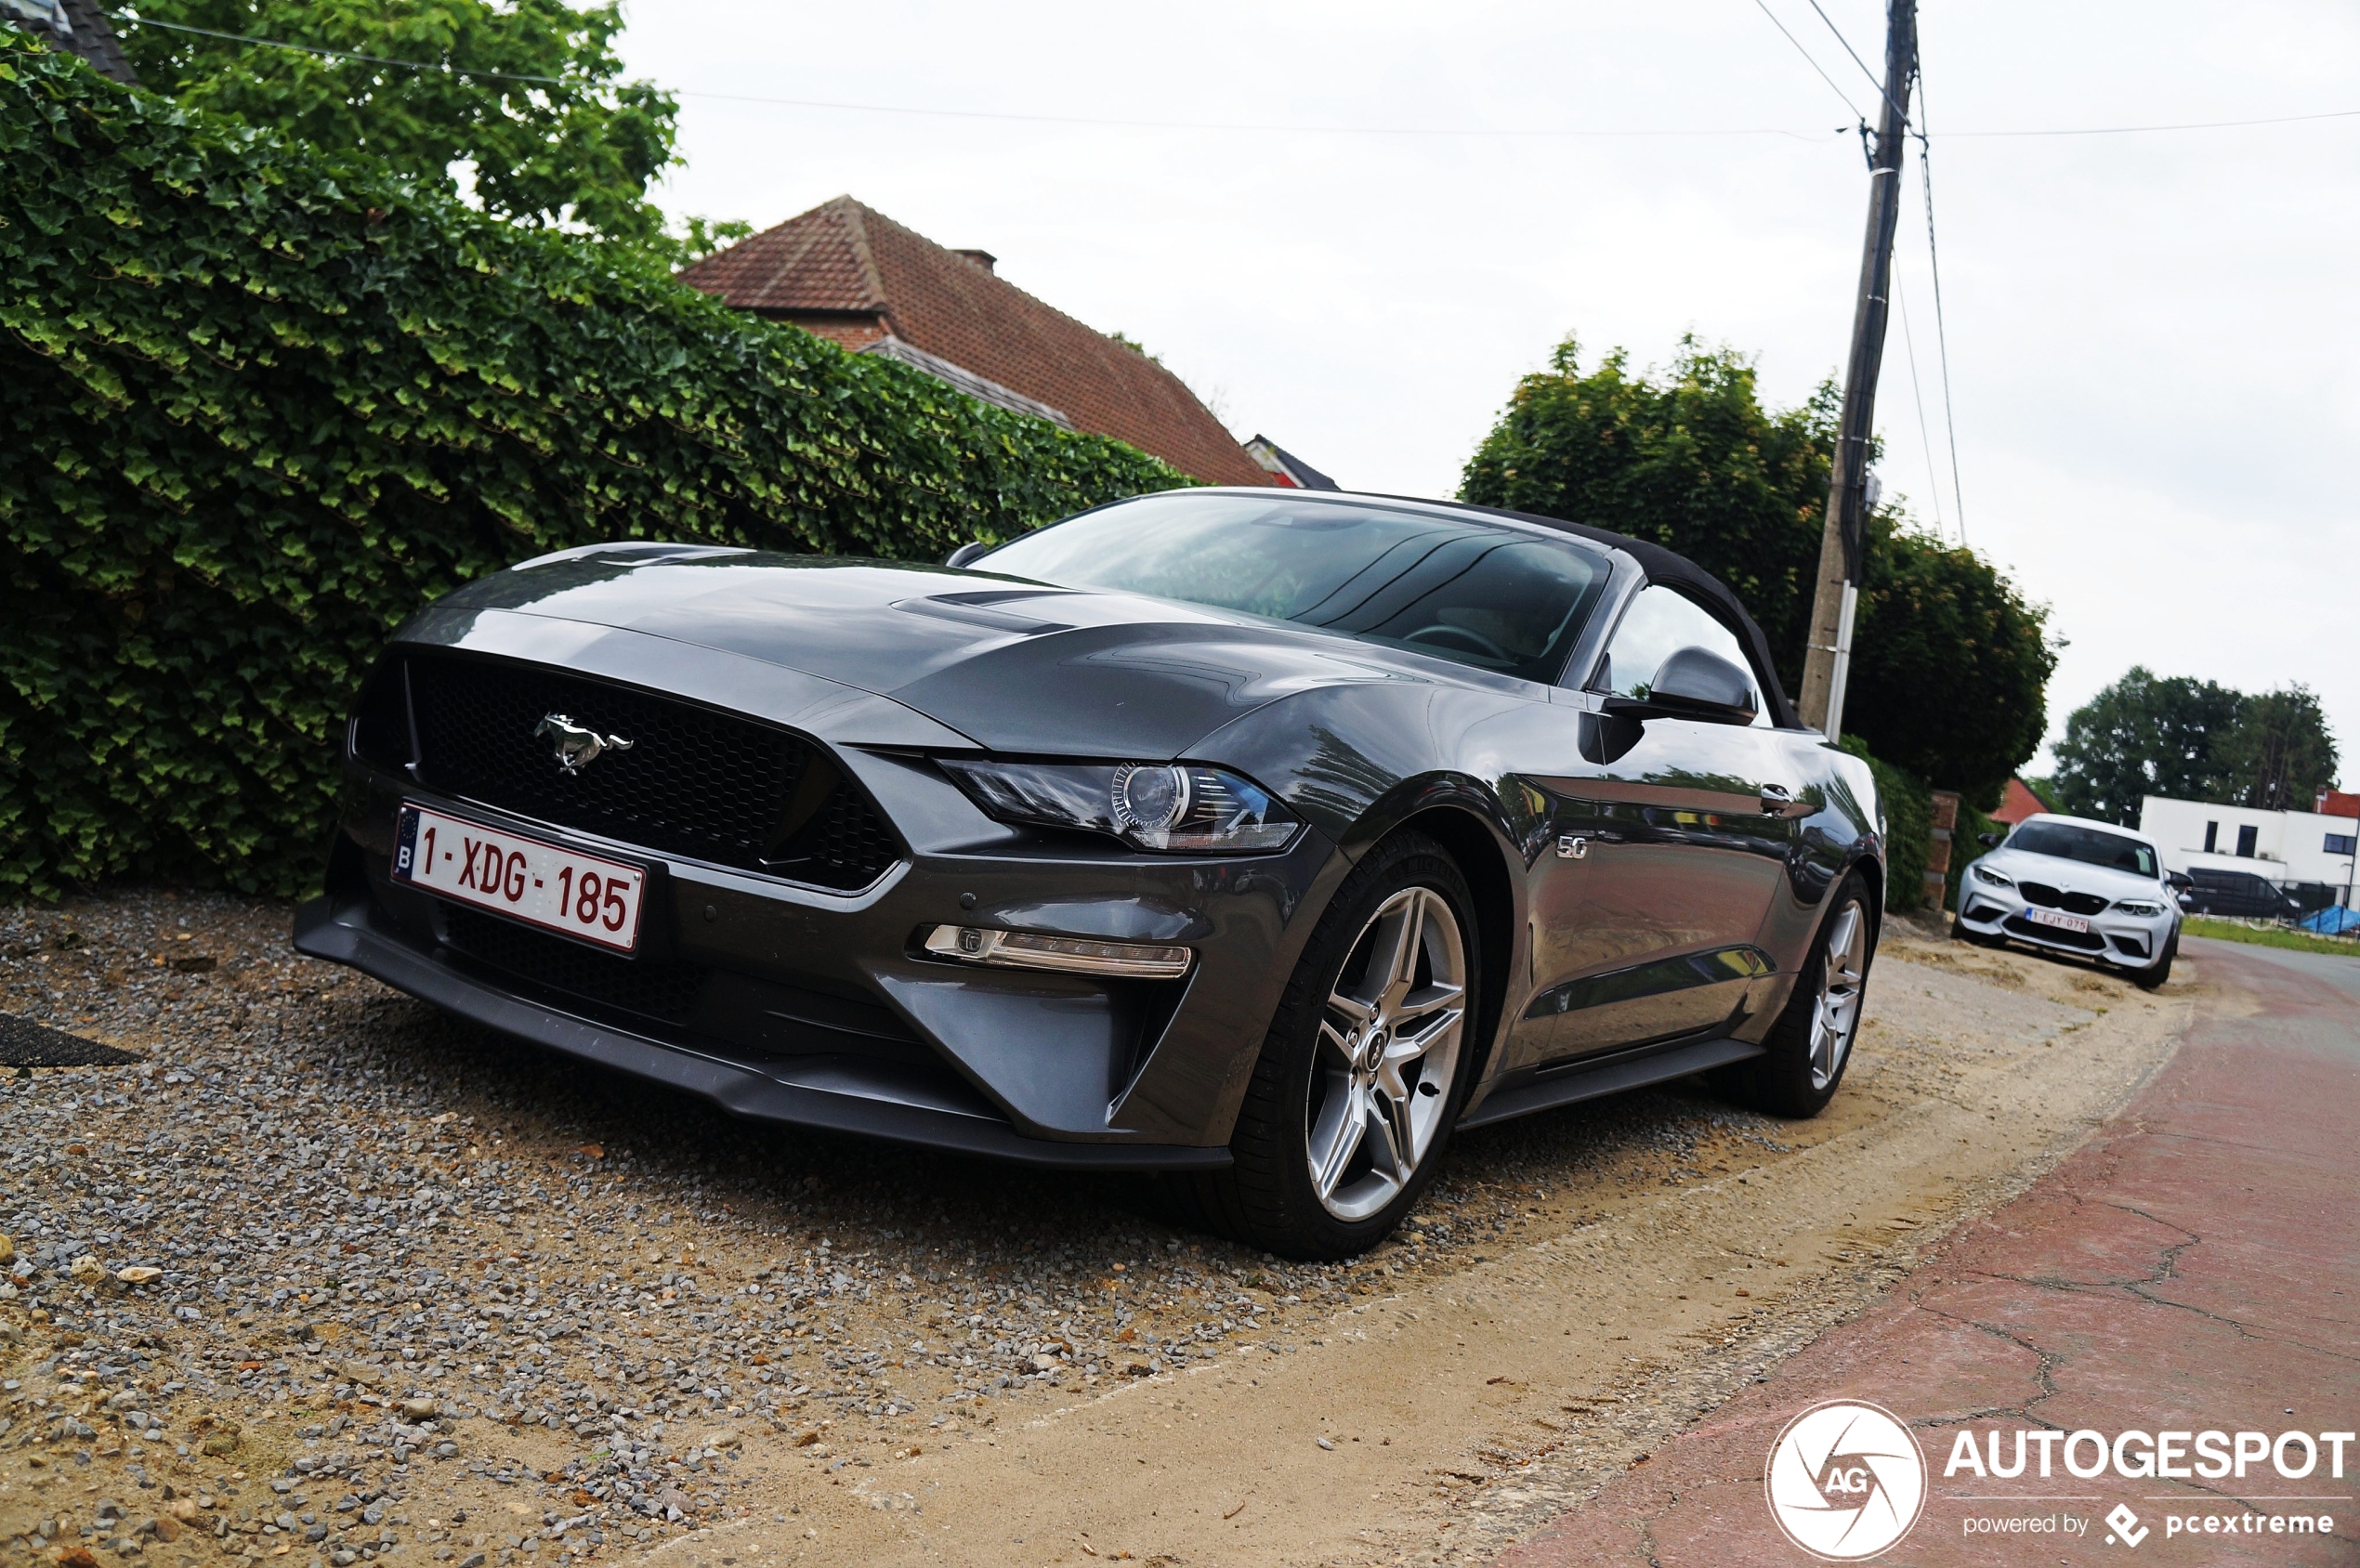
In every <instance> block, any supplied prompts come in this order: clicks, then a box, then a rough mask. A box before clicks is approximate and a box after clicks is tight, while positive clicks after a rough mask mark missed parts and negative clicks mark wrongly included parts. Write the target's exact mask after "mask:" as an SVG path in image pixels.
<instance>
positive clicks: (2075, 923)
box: [2024, 909, 2090, 936]
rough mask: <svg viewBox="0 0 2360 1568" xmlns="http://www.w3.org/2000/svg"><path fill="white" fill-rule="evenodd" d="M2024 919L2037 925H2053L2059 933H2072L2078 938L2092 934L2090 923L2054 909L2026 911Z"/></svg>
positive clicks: (2077, 916)
mask: <svg viewBox="0 0 2360 1568" xmlns="http://www.w3.org/2000/svg"><path fill="white" fill-rule="evenodd" d="M2024 918H2025V919H2026V920H2028V921H2031V922H2032V923H2033V924H2035V925H2053V926H2055V927H2056V928H2057V929H2058V930H2059V931H2070V932H2072V933H2073V934H2075V935H2076V936H2087V935H2089V934H2090V922H2089V921H2085V920H2083V919H2082V918H2081V917H2080V916H2079V915H2061V914H2059V913H2057V912H2056V910H2054V909H2026V911H2025V912H2024Z"/></svg>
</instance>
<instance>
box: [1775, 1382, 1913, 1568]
mask: <svg viewBox="0 0 2360 1568" xmlns="http://www.w3.org/2000/svg"><path fill="white" fill-rule="evenodd" d="M1763 1489H1764V1490H1765V1491H1766V1492H1767V1493H1768V1495H1769V1498H1770V1517H1771V1518H1773V1519H1775V1520H1777V1522H1778V1528H1779V1529H1780V1530H1782V1531H1784V1532H1786V1536H1787V1539H1788V1540H1790V1541H1792V1542H1793V1543H1794V1544H1795V1545H1796V1546H1799V1547H1801V1548H1803V1550H1805V1551H1807V1552H1809V1553H1810V1554H1811V1555H1812V1556H1814V1557H1816V1558H1820V1559H1823V1560H1825V1561H1829V1562H1862V1561H1867V1560H1868V1559H1869V1558H1871V1557H1876V1556H1879V1555H1881V1554H1882V1553H1884V1552H1887V1551H1890V1550H1891V1549H1892V1548H1895V1546H1898V1545H1899V1544H1900V1542H1901V1538H1902V1537H1903V1536H1904V1535H1908V1533H1909V1527H1910V1526H1911V1525H1913V1524H1915V1523H1917V1522H1918V1515H1919V1513H1920V1512H1921V1510H1922V1509H1924V1508H1925V1503H1926V1459H1925V1456H1924V1455H1923V1454H1922V1453H1921V1452H1920V1451H1919V1449H1918V1440H1917V1439H1916V1438H1914V1437H1911V1436H1910V1435H1909V1429H1908V1427H1906V1426H1904V1425H1902V1424H1901V1420H1900V1418H1898V1417H1896V1416H1895V1415H1894V1413H1893V1412H1892V1411H1890V1410H1887V1409H1885V1408H1884V1407H1883V1406H1882V1405H1870V1404H1868V1403H1866V1402H1865V1401H1861V1400H1851V1399H1833V1400H1829V1402H1828V1403H1827V1404H1825V1405H1813V1406H1812V1407H1811V1408H1810V1409H1808V1410H1805V1411H1804V1412H1803V1414H1802V1415H1800V1416H1797V1417H1796V1418H1794V1419H1793V1420H1791V1421H1789V1422H1788V1423H1787V1430H1786V1431H1782V1432H1780V1433H1779V1434H1778V1441H1777V1442H1776V1443H1774V1444H1771V1445H1770V1470H1769V1473H1768V1474H1767V1475H1766V1476H1765V1477H1764V1478H1763Z"/></svg>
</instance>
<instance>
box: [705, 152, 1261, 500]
mask: <svg viewBox="0 0 2360 1568" xmlns="http://www.w3.org/2000/svg"><path fill="white" fill-rule="evenodd" d="M976 255H979V253H970V254H962V253H960V252H957V251H952V250H949V249H946V248H945V247H943V246H941V245H938V244H936V243H935V242H933V241H931V240H929V239H927V238H926V237H925V236H924V235H923V234H920V233H918V232H917V231H916V230H914V229H908V228H905V227H904V226H903V225H901V224H898V223H896V222H894V221H893V219H891V218H889V217H886V216H884V215H883V214H881V213H878V212H876V211H875V210H873V209H872V208H869V207H865V206H863V205H861V204H860V203H858V202H856V201H854V200H853V199H852V198H851V197H849V196H839V197H837V198H836V199H835V200H834V201H833V202H828V203H823V204H821V205H819V206H817V207H814V208H813V209H811V211H809V212H807V213H805V214H803V215H801V216H797V217H793V218H789V219H788V220H787V221H786V222H784V223H782V224H780V225H779V226H778V227H777V228H775V229H766V230H765V231H763V232H762V233H760V234H757V235H754V237H752V238H751V239H747V240H744V241H741V242H739V243H737V244H735V245H732V246H730V247H729V248H728V250H726V251H722V252H719V253H718V254H716V255H711V256H708V257H706V258H705V259H704V260H702V261H701V262H698V263H697V264H696V265H695V266H693V267H690V268H686V269H685V270H683V271H682V273H681V274H680V278H681V281H683V282H686V283H688V284H689V285H690V286H691V287H694V288H698V289H701V290H703V291H704V292H705V293H707V294H717V295H719V296H720V297H721V298H722V299H724V300H725V301H727V302H728V304H730V305H732V306H735V307H738V308H740V309H742V310H754V311H758V312H760V313H762V314H764V315H767V316H778V317H782V318H784V319H786V320H796V319H798V318H808V319H812V320H821V319H824V318H826V317H829V316H832V315H833V316H837V317H843V316H851V315H866V316H872V317H875V318H877V319H879V320H881V322H882V323H883V324H884V326H885V329H886V330H887V331H889V332H890V333H892V334H893V336H895V337H897V338H898V339H900V340H901V341H902V342H904V343H906V344H909V345H911V346H914V347H916V348H918V349H921V350H923V351H924V353H925V354H927V355H931V356H933V357H935V358H936V359H945V360H949V361H950V362H951V364H952V365H954V366H956V367H958V368H960V369H962V370H964V371H967V372H971V373H972V374H974V375H976V376H979V377H982V378H984V379H985V380H987V381H990V382H993V383H996V384H998V385H1001V386H1003V387H1007V388H1010V389H1012V390H1014V391H1016V392H1017V393H1020V394H1022V395H1023V396H1024V397H1026V398H1029V399H1033V400H1035V401H1037V402H1040V403H1045V404H1047V405H1048V406H1050V407H1052V408H1055V409H1057V410H1060V411H1062V412H1064V413H1065V414H1066V416H1067V417H1068V418H1069V419H1070V420H1071V421H1072V423H1073V425H1074V426H1075V427H1076V428H1077V429H1082V430H1088V431H1092V432H1095V433H1096V434H1098V435H1102V436H1112V437H1113V438H1116V439H1117V440H1121V441H1127V442H1129V443H1130V444H1131V445H1133V446H1134V447H1137V448H1139V449H1140V450H1141V451H1147V452H1151V453H1153V454H1154V455H1156V456H1157V457H1160V458H1162V459H1163V460H1164V461H1165V462H1166V463H1169V464H1172V465H1173V467H1175V468H1178V469H1180V470H1181V471H1182V472H1183V473H1186V474H1189V475H1193V476H1194V477H1197V478H1200V479H1203V480H1206V481H1209V482H1211V483H1213V484H1227V485H1267V484H1269V483H1271V477H1270V476H1269V475H1268V474H1266V473H1265V472H1264V470H1263V468H1262V466H1261V464H1257V463H1256V462H1254V460H1253V459H1252V457H1250V456H1248V455H1247V453H1246V451H1245V449H1244V448H1243V447H1240V446H1239V444H1238V442H1237V441H1236V439H1235V438H1232V437H1231V436H1230V434H1229V433H1228V432H1227V431H1226V430H1225V429H1223V428H1222V426H1221V422H1220V421H1219V420H1217V419H1215V418H1214V417H1213V412H1212V411H1211V410H1209V409H1207V408H1206V407H1205V406H1204V404H1203V403H1202V402H1200V400H1199V399H1197V396H1196V394H1194V393H1192V392H1190V391H1189V390H1188V388H1187V385H1186V384H1184V383H1183V382H1182V381H1181V380H1180V378H1179V377H1178V376H1176V375H1174V374H1173V373H1172V372H1170V371H1168V370H1166V369H1165V368H1164V367H1163V366H1162V365H1160V364H1159V363H1157V362H1156V361H1155V360H1153V359H1149V358H1147V356H1146V355H1144V354H1141V353H1139V352H1138V351H1136V350H1135V349H1132V348H1129V347H1126V346H1123V345H1122V344H1121V343H1118V342H1116V341H1115V340H1114V339H1113V338H1111V337H1108V335H1107V334H1106V333H1101V332H1098V331H1095V329H1093V328H1091V327H1089V326H1086V325H1084V324H1083V323H1082V322H1081V321H1078V320H1074V319H1073V318H1072V317H1070V316H1069V315H1067V314H1065V312H1063V311H1061V310H1058V309H1056V308H1055V307H1052V306H1050V305H1047V304H1044V303H1043V302H1042V301H1041V300H1038V299H1035V298H1034V297H1033V296H1032V295H1030V294H1027V293H1025V292H1024V291H1023V290H1022V289H1019V288H1017V287H1016V285H1015V284H1013V283H1011V282H1009V281H1007V280H1006V279H1004V278H1002V277H1000V276H998V275H997V274H996V273H994V272H993V271H991V270H990V267H989V266H988V265H987V264H986V263H985V262H983V261H981V260H978V259H975V256H976ZM954 385H955V383H954Z"/></svg>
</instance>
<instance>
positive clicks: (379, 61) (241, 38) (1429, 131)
mask: <svg viewBox="0 0 2360 1568" xmlns="http://www.w3.org/2000/svg"><path fill="white" fill-rule="evenodd" d="M116 20H118V21H119V23H120V24H121V25H123V26H125V27H160V28H163V29H164V30H165V31H167V32H172V33H194V34H196V35H197V36H199V37H203V38H219V39H223V40H226V41H227V42H229V43H232V44H247V45H252V46H255V47H256V48H265V49H286V50H291V51H293V52H294V53H296V54H303V55H318V56H321V57H323V58H325V59H349V60H358V61H361V62H362V63H363V64H368V65H389V66H394V67H397V68H399V69H401V70H405V71H439V72H443V73H444V74H445V75H450V76H472V77H479V78H481V79H482V80H485V81H490V82H531V83H536V84H540V85H547V86H567V85H574V84H575V83H578V82H580V81H581V80H583V79H582V78H573V79H570V80H569V79H567V78H564V77H557V76H536V75H531V74H528V73H525V72H513V71H477V70H473V69H470V68H468V67H465V66H457V65H452V64H451V63H450V62H448V61H445V60H418V59H394V58H392V57H390V56H386V55H369V54H361V53H360V52H358V51H355V50H350V49H330V48H322V47H321V46H317V45H312V44H295V43H290V42H288V41H287V40H285V39H282V38H262V37H256V36H255V35H253V34H251V33H217V32H215V31H214V30H213V29H211V28H204V27H188V26H184V25H182V24H181V23H178V22H167V21H157V20H154V19H152V18H149V17H136V16H125V17H121V18H118V19H116ZM1771 20H1773V21H1776V20H1777V18H1776V17H1773V18H1772V19H1771ZM1779 31H1780V32H1782V33H1783V32H1785V31H1786V30H1785V29H1784V28H1783V27H1781V28H1780V29H1779ZM1788 36H1789V37H1790V38H1791V37H1792V36H1793V35H1792V34H1791V33H1789V34H1788ZM1797 47H1798V48H1800V47H1801V46H1800V45H1798V46H1797ZM1803 58H1804V59H1810V55H1809V52H1808V51H1805V52H1804V56H1803ZM1812 68H1813V69H1814V70H1817V69H1818V62H1817V61H1816V60H1814V61H1813V62H1812ZM1826 74H1827V73H1826V72H1820V75H1821V76H1822V77H1823V78H1824V77H1825V76H1826ZM1829 85H1830V86H1833V85H1834V84H1833V83H1832V82H1829ZM1879 91H1880V93H1881V91H1882V89H1881V88H1880V89H1879ZM671 96H673V97H674V98H703V99H706V100H709V101H712V102H715V103H747V104H760V105H765V106H767V107H770V108H775V109H820V110H829V111H838V112H844V113H853V114H899V115H909V116H914V117H919V118H924V119H937V120H984V121H1002V122H1006V123H1011V124H1040V125H1086V126H1092V127H1096V128H1101V129H1118V130H1121V129H1129V130H1149V131H1241V132H1247V133H1253V134H1265V135H1286V136H1370V137H1426V136H1431V137H1490V138H1517V137H1526V138H1540V139H1549V138H1578V137H1755V136H1777V137H1787V138H1789V139H1790V140H1793V141H1803V142H1829V141H1834V140H1836V139H1838V138H1840V137H1844V136H1847V135H1849V134H1850V133H1849V131H1845V130H1836V131H1809V132H1807V131H1797V130H1791V129H1789V128H1787V127H1785V126H1781V125H1753V126H1732V127H1721V128H1702V129H1692V128H1679V129H1670V130H1665V129H1653V128H1649V129H1632V130H1618V129H1519V128H1514V127H1510V128H1506V129H1499V128H1491V127H1475V126H1454V125H1439V126H1416V125H1304V124H1253V123H1245V122H1237V121H1199V120H1123V119H1101V118H1095V117H1092V116H1089V115H1081V114H1016V113H1005V112H998V111H990V110H974V109H921V108H916V107H913V106H911V105H908V104H892V103H851V102H845V101H840V100H836V99H831V98H763V97H758V96H755V95H752V94H746V93H715V92H703V91H700V90H698V89H696V88H677V89H673V90H672V92H671ZM1836 96H1837V97H1838V98H1843V94H1842V90H1841V89H1838V91H1837V94H1836ZM1851 101H1852V100H1851V99H1849V98H1844V104H1845V107H1847V108H1850V107H1851ZM2355 116H2360V109H2344V110H2332V111H2327V112H2326V113H2322V114H2288V115H2281V116H2278V117H2276V118H2273V119H2266V120H2216V121H2207V122H2200V123H2196V124H2170V125H2090V126H2075V127H2070V128H2065V129H2050V130H2006V131H1946V132H1944V133H1943V134H1944V135H1945V136H1948V137H2088V136H2127V135H2131V134H2135V133H2138V132H2143V131H2209V130H2223V129H2229V128H2232V127H2237V126H2246V125H2287V124H2297V123H2300V122H2304V121H2313V120H2339V119H2347V118H2352V117H2355ZM1854 117H1855V119H1856V118H1858V111H1855V113H1854Z"/></svg>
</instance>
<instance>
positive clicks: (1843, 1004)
mask: <svg viewBox="0 0 2360 1568" xmlns="http://www.w3.org/2000/svg"><path fill="white" fill-rule="evenodd" d="M1876 956H1877V917H1876V913H1875V908H1874V906H1873V905H1872V904H1871V903H1870V902H1869V899H1868V885H1867V883H1865V882H1863V881H1862V880H1861V878H1860V874H1859V873H1858V872H1857V871H1855V872H1853V873H1851V874H1850V875H1848V876H1846V877H1845V878H1844V879H1843V881H1842V882H1840V883H1838V884H1837V886H1836V891H1835V894H1834V895H1833V896H1832V897H1831V898H1830V899H1829V912H1828V916H1827V919H1825V920H1824V921H1821V922H1820V924H1819V934H1818V935H1817V936H1816V937H1814V938H1813V939H1812V943H1811V952H1810V956H1809V957H1807V958H1805V959H1804V960H1803V973H1802V974H1801V976H1800V977H1799V978H1798V979H1797V980H1796V981H1795V987H1794V993H1793V995H1791V996H1790V997H1789V998H1788V999H1787V1005H1786V1009H1785V1011H1784V1012H1782V1013H1779V1014H1778V1020H1777V1023H1775V1024H1773V1025H1771V1026H1770V1033H1769V1034H1768V1035H1767V1036H1766V1037H1764V1039H1763V1045H1764V1047H1765V1048H1766V1049H1765V1050H1764V1051H1763V1053H1762V1054H1761V1055H1759V1056H1757V1057H1755V1058H1753V1059H1752V1060H1751V1061H1750V1062H1739V1063H1737V1064H1735V1065H1732V1066H1729V1067H1726V1068H1724V1069H1723V1070H1722V1077H1721V1079H1720V1081H1721V1083H1722V1085H1723V1087H1724V1089H1726V1090H1727V1091H1728V1092H1729V1093H1730V1095H1731V1096H1732V1097H1733V1098H1735V1099H1737V1100H1738V1101H1740V1102H1741V1103H1743V1104H1749V1105H1751V1106H1753V1107H1754V1108H1755V1109H1756V1110H1760V1111H1766V1112H1768V1113H1769V1114H1770V1115H1772V1116H1778V1117H1798V1118H1801V1117H1816V1116H1817V1115H1818V1114H1819V1113H1820V1112H1821V1111H1822V1110H1825V1109H1826V1108H1827V1104H1828V1102H1829V1101H1830V1100H1832V1099H1834V1098H1835V1093H1836V1085H1838V1084H1839V1083H1842V1081H1843V1070H1844V1068H1845V1067H1847V1066H1849V1065H1851V1063H1852V1047H1853V1043H1854V1041H1855V1040H1856V1039H1858V1038H1859V1034H1860V1011H1861V1006H1862V1004H1863V1003H1864V1002H1865V1001H1866V1000H1867V999H1868V965H1869V964H1870V963H1871V962H1872V961H1873V960H1875V958H1876Z"/></svg>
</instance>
